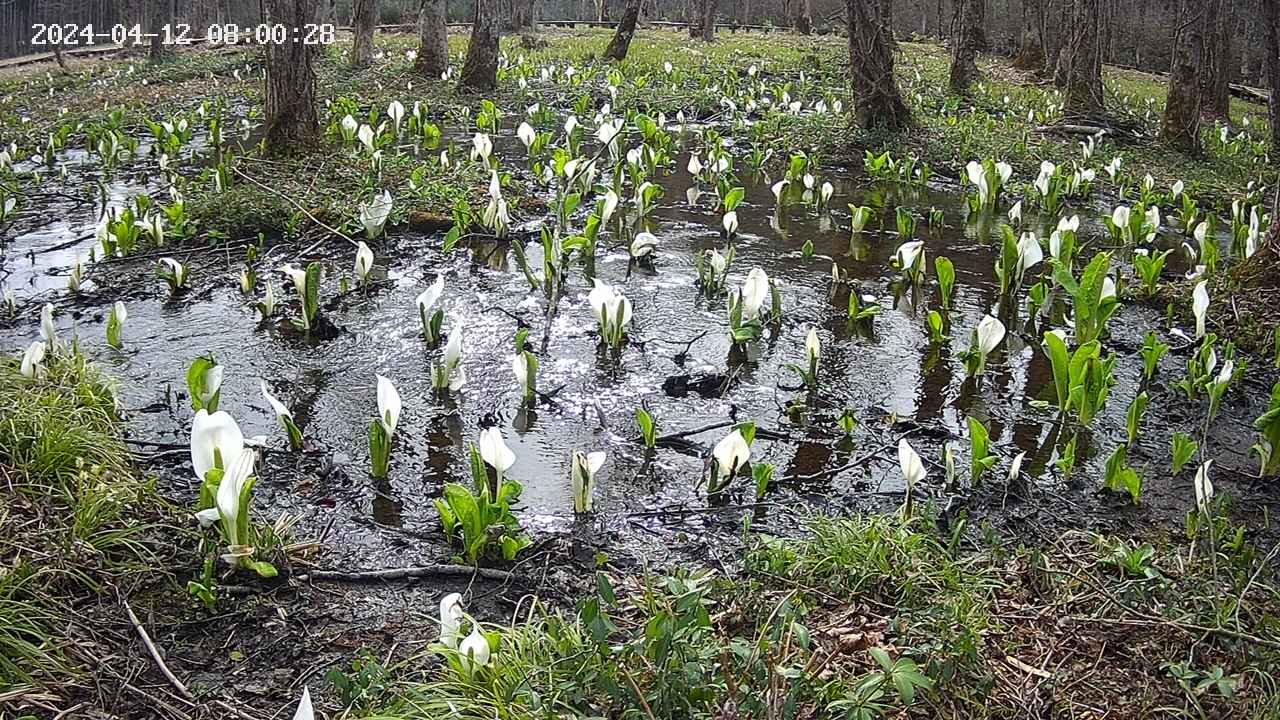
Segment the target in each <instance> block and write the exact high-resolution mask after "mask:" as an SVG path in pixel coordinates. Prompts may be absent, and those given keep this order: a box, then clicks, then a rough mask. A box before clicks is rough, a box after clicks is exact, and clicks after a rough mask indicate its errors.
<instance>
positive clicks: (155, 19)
mask: <svg viewBox="0 0 1280 720" xmlns="http://www.w3.org/2000/svg"><path fill="white" fill-rule="evenodd" d="M171 2H172V0H148V2H147V34H149V35H150V36H151V49H150V51H149V52H148V57H149V58H150V59H151V61H152V62H157V61H159V60H163V59H164V57H165V56H166V55H168V54H169V48H168V46H166V45H165V44H164V40H165V32H164V26H165V25H166V24H169V23H170V22H172V18H173V7H172V5H171Z"/></svg>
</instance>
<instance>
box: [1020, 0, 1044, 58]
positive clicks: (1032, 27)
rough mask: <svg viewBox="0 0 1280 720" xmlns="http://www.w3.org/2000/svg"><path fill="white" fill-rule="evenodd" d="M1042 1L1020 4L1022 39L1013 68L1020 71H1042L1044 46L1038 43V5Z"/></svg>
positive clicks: (1032, 0)
mask: <svg viewBox="0 0 1280 720" xmlns="http://www.w3.org/2000/svg"><path fill="white" fill-rule="evenodd" d="M1041 1H1042V0H1025V2H1023V4H1022V39H1021V40H1020V41H1019V44H1018V54H1017V56H1015V57H1014V58H1013V66H1014V67H1016V68H1018V69H1020V70H1033V71H1040V70H1043V69H1044V46H1043V45H1042V44H1041V43H1040V3H1041Z"/></svg>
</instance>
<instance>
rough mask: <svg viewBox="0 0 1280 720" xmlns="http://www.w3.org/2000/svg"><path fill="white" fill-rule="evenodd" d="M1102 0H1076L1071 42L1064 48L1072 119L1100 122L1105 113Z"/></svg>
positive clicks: (1069, 111) (1072, 16)
mask: <svg viewBox="0 0 1280 720" xmlns="http://www.w3.org/2000/svg"><path fill="white" fill-rule="evenodd" d="M1100 10H1101V0H1075V2H1074V5H1073V7H1072V14H1071V39H1070V41H1069V43H1068V45H1067V47H1065V48H1063V51H1062V52H1063V55H1064V57H1063V58H1062V60H1061V62H1065V66H1064V68H1063V69H1064V71H1065V73H1064V74H1065V81H1066V108H1065V112H1066V114H1067V117H1068V118H1071V119H1079V118H1085V119H1097V118H1099V117H1101V116H1102V115H1103V113H1104V109H1105V107H1106V100H1105V98H1104V96H1103V93H1102V33H1101V28H1100V27H1099V20H1100V15H1101V13H1100Z"/></svg>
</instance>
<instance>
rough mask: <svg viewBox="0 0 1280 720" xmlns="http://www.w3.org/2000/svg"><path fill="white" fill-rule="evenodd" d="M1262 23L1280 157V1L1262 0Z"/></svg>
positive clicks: (1276, 219) (1275, 149) (1275, 222)
mask: <svg viewBox="0 0 1280 720" xmlns="http://www.w3.org/2000/svg"><path fill="white" fill-rule="evenodd" d="M1262 21H1263V22H1264V23H1265V24H1266V26H1267V27H1266V39H1267V42H1266V55H1267V59H1266V65H1267V80H1268V85H1270V87H1271V102H1270V103H1268V109H1269V111H1270V116H1269V118H1268V121H1269V122H1270V124H1271V155H1272V158H1275V157H1280V0H1262ZM1271 217H1272V218H1273V219H1272V222H1271V232H1270V233H1269V236H1270V237H1271V240H1272V243H1273V244H1272V247H1275V248H1276V250H1277V252H1280V243H1278V242H1276V238H1277V232H1278V230H1277V228H1280V215H1277V214H1275V213H1272V214H1271Z"/></svg>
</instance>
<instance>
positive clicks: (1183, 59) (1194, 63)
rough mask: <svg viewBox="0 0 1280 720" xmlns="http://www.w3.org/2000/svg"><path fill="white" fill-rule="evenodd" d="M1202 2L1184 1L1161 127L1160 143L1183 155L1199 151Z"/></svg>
mask: <svg viewBox="0 0 1280 720" xmlns="http://www.w3.org/2000/svg"><path fill="white" fill-rule="evenodd" d="M1203 16H1204V5H1203V4H1202V2H1201V0H1182V11H1181V12H1180V13H1178V21H1177V22H1178V27H1179V30H1178V35H1177V37H1176V38H1174V43H1173V45H1174V48H1173V67H1172V68H1170V72H1169V94H1168V98H1167V99H1166V100H1165V104H1164V118H1163V120H1162V121H1161V123H1160V139H1161V140H1163V141H1164V142H1166V143H1168V144H1169V145H1172V146H1173V147H1175V148H1177V149H1179V150H1182V151H1184V152H1195V151H1197V150H1199V149H1200V59H1201V57H1202V55H1203V50H1204V35H1203V34H1202V33H1203V31H1202V30H1201V24H1202V23H1203Z"/></svg>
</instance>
